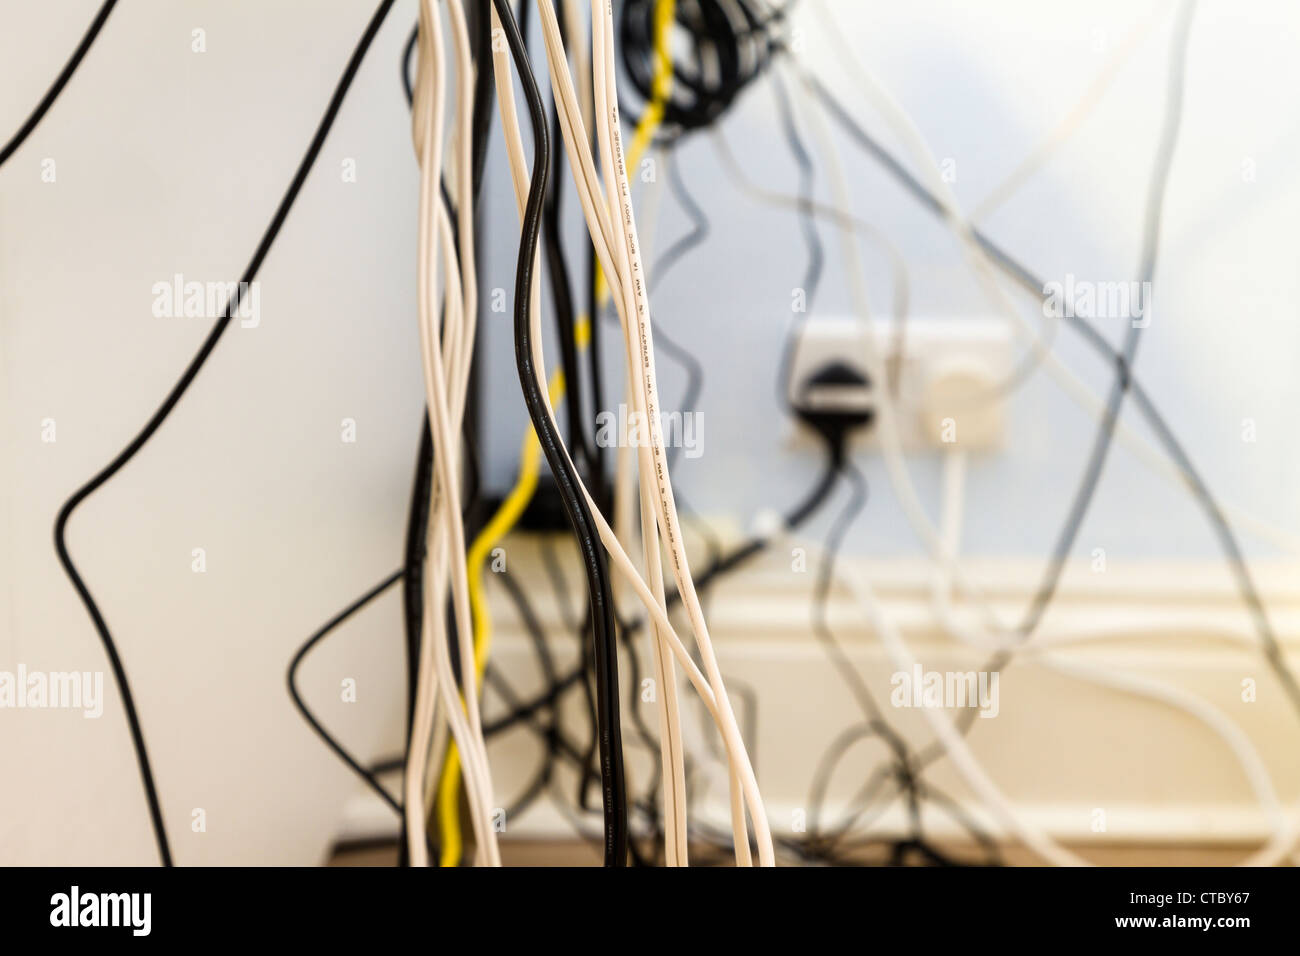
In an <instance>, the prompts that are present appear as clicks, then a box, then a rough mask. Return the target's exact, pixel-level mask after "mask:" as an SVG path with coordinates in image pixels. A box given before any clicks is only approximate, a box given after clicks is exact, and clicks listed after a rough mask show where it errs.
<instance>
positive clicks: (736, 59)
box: [619, 0, 791, 141]
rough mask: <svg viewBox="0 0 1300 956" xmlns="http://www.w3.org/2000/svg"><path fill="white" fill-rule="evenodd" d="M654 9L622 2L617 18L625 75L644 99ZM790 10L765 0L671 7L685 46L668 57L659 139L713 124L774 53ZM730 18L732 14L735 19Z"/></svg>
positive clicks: (651, 3)
mask: <svg viewBox="0 0 1300 956" xmlns="http://www.w3.org/2000/svg"><path fill="white" fill-rule="evenodd" d="M657 6H658V3H657V0H625V2H624V4H623V11H622V16H621V17H620V19H619V45H620V50H621V52H622V54H623V63H624V65H625V67H626V70H627V75H628V77H629V79H630V80H631V81H632V86H633V87H634V88H635V89H636V91H637V93H638V95H639V96H640V97H641V99H642V100H645V101H647V102H648V101H649V100H650V99H651V98H652V96H653V90H654V73H655V15H656V14H655V8H656V7H657ZM790 6H791V4H788V3H787V4H786V5H785V6H782V7H776V6H773V5H772V4H770V3H768V2H766V0H725V2H724V0H684V2H679V3H678V4H677V5H676V10H675V14H674V19H675V22H676V24H677V26H678V27H679V28H680V30H681V32H682V33H683V34H684V35H685V36H686V37H687V38H688V40H689V41H690V47H689V51H688V52H687V53H685V54H684V55H679V56H677V57H675V58H674V63H673V82H672V89H671V92H670V94H669V97H668V100H667V101H666V102H665V103H664V114H663V118H662V122H661V124H660V126H659V130H658V132H657V134H656V136H657V138H658V139H659V140H661V141H669V140H674V139H677V138H678V137H680V136H682V135H684V134H686V133H689V132H692V131H694V130H699V129H703V128H705V127H707V126H711V125H712V124H713V123H715V122H717V120H718V118H719V117H720V116H722V114H723V113H725V112H726V111H727V110H728V109H729V108H730V107H731V105H732V104H733V103H734V102H735V101H736V98H737V97H738V96H739V95H740V94H741V93H742V92H743V91H744V90H745V89H746V87H748V86H749V84H750V83H752V82H753V81H754V80H756V79H757V78H758V77H759V76H761V75H762V74H763V73H764V72H765V71H766V70H767V67H768V65H769V64H770V63H771V61H772V57H773V54H774V53H775V52H776V50H777V49H778V43H777V40H776V28H777V27H778V26H779V25H780V24H781V22H782V21H783V20H784V18H785V15H786V13H787V12H788V11H789V8H790ZM728 11H731V12H728ZM733 14H739V20H737V18H736V17H735V16H734V15H733ZM628 115H629V116H633V115H634V114H633V113H632V111H628Z"/></svg>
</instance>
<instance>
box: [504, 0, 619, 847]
mask: <svg viewBox="0 0 1300 956" xmlns="http://www.w3.org/2000/svg"><path fill="white" fill-rule="evenodd" d="M493 3H494V6H495V8H496V11H497V16H498V17H499V19H500V22H501V24H502V27H503V28H504V32H505V38H506V43H507V44H508V45H509V47H510V55H511V57H512V58H513V59H514V62H515V68H516V70H517V71H518V72H519V77H520V80H521V82H522V84H523V90H524V99H525V100H526V102H527V104H528V113H529V118H530V120H531V122H532V128H533V167H532V173H531V176H530V182H529V187H528V200H527V202H526V204H525V209H524V216H523V223H522V226H521V232H522V236H521V240H520V244H519V261H518V265H517V267H516V271H515V363H516V365H517V366H518V370H519V383H520V386H521V387H522V389H523V393H524V404H526V405H527V406H528V415H529V418H531V419H532V422H533V428H534V429H535V430H536V432H537V437H538V441H539V442H540V443H541V446H542V451H543V453H544V454H545V455H546V460H547V462H548V463H549V464H550V466H551V472H552V474H554V476H555V481H556V485H557V487H558V488H559V491H560V497H561V500H562V501H563V502H564V508H565V511H566V513H567V514H568V517H569V522H570V524H571V525H572V526H573V532H574V535H575V537H576V538H577V540H578V545H579V548H580V549H581V551H582V557H583V562H584V564H585V565H586V569H587V589H588V592H589V596H590V606H591V619H592V630H593V645H594V647H593V651H594V658H595V667H596V677H597V681H596V691H597V713H598V717H599V720H598V723H599V726H600V757H601V783H602V786H601V789H602V795H603V799H604V812H605V813H604V815H605V865H606V866H626V865H627V850H628V846H627V844H628V832H627V783H626V779H625V777H624V772H623V752H622V734H621V731H620V727H619V723H620V721H619V701H618V698H619V684H618V649H617V645H616V643H615V631H614V612H613V596H612V594H611V591H610V583H609V568H608V566H607V565H606V562H605V555H604V551H603V548H602V545H601V543H600V540H599V538H598V537H597V533H596V528H595V522H594V520H593V518H592V515H591V510H590V509H589V508H588V507H587V502H586V499H585V498H584V497H583V495H582V493H581V491H580V490H579V481H578V474H577V469H576V468H575V467H574V465H573V461H572V460H571V459H570V458H569V455H568V452H567V451H566V450H565V448H564V444H563V442H562V441H561V440H560V436H559V433H558V432H557V431H556V429H555V426H554V424H553V423H552V421H551V418H550V414H549V413H548V411H547V407H546V399H545V396H543V395H542V392H541V389H540V388H539V387H538V384H537V375H538V374H539V370H538V369H536V368H535V367H534V365H533V354H532V344H531V340H532V330H531V328H530V315H529V290H530V289H531V283H532V272H533V260H534V257H535V255H536V252H537V245H538V238H539V233H540V229H541V216H542V202H543V200H544V197H545V192H546V176H547V172H548V170H549V167H550V140H549V135H548V132H547V128H546V109H545V107H544V106H543V104H542V97H541V94H540V92H539V91H538V89H537V80H536V77H535V76H534V75H533V70H532V65H531V64H530V63H529V61H528V54H527V52H526V51H525V50H524V43H523V38H522V37H521V36H520V35H519V25H518V24H517V23H516V22H515V17H514V13H513V11H511V9H510V4H509V2H508V0H493Z"/></svg>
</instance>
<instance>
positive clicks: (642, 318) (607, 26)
mask: <svg viewBox="0 0 1300 956" xmlns="http://www.w3.org/2000/svg"><path fill="white" fill-rule="evenodd" d="M592 36H593V41H592V61H593V64H594V70H593V73H594V77H595V83H594V90H595V98H596V113H597V116H598V117H600V116H603V117H604V122H598V123H597V130H598V134H597V141H598V143H599V144H600V148H601V158H602V163H603V165H604V168H605V169H607V170H609V172H610V175H608V176H607V177H606V181H605V187H606V192H607V194H608V200H609V204H610V208H611V210H614V209H619V208H620V207H621V213H622V214H621V215H620V216H613V215H611V217H610V218H611V221H612V223H613V224H614V226H615V230H616V232H621V233H622V243H621V244H616V249H615V253H616V254H615V262H616V263H617V265H618V266H619V267H620V268H621V269H623V270H624V272H623V275H624V276H625V281H624V282H623V284H622V285H623V294H624V296H625V301H626V304H627V306H629V308H628V309H627V311H626V312H624V313H620V318H621V319H622V320H623V321H624V323H625V333H624V334H625V337H626V325H627V324H634V327H635V330H636V332H637V352H636V355H635V356H630V357H634V358H635V359H639V361H634V362H633V363H632V366H631V367H632V368H633V369H634V373H633V375H634V380H636V381H637V382H638V384H639V386H640V389H641V395H642V401H641V406H642V410H643V413H644V417H643V418H642V421H643V422H644V423H645V425H646V426H647V427H648V430H649V433H650V441H649V442H648V443H641V445H640V448H639V449H638V450H639V451H640V453H641V454H640V456H639V457H640V459H641V463H642V464H641V468H642V481H643V483H644V482H645V481H646V479H647V478H648V477H653V479H654V481H655V485H656V486H657V491H658V494H657V495H655V503H656V504H657V505H658V512H659V513H658V519H659V522H660V527H659V530H660V532H661V534H663V536H664V538H665V539H666V540H665V542H664V543H665V545H666V546H667V548H668V551H669V554H670V556H671V558H672V562H673V563H672V569H673V576H674V578H675V580H676V583H677V589H678V592H679V594H680V595H681V597H682V605H683V607H684V609H685V610H686V613H687V616H688V618H689V619H690V621H691V624H692V628H693V630H694V632H695V637H696V645H697V647H698V648H699V651H700V659H701V661H702V662H703V663H704V669H705V672H706V674H708V677H709V681H710V684H711V686H712V687H713V691H714V695H715V697H716V700H717V703H718V710H719V713H720V714H721V715H722V716H723V719H724V720H725V721H727V722H729V723H731V724H735V723H736V718H735V713H734V711H733V710H732V707H731V703H730V700H729V699H728V697H727V691H726V686H725V684H724V682H723V679H722V674H721V671H720V669H719V667H718V663H717V659H716V656H715V654H714V651H713V646H712V642H711V641H710V639H709V633H708V626H707V624H706V623H705V620H704V612H703V608H702V607H701V606H700V602H699V597H698V595H697V594H696V591H695V582H694V580H693V579H692V577H691V573H690V566H689V562H688V559H687V555H686V549H685V547H684V545H683V539H682V530H681V524H680V520H679V518H678V515H677V507H676V503H675V501H674V497H673V490H672V483H671V481H670V480H669V477H668V467H667V458H666V452H665V445H664V437H663V433H662V422H661V421H660V419H659V414H660V413H659V409H660V408H661V405H660V402H659V394H658V387H657V384H656V381H655V367H654V336H653V331H652V328H651V322H650V304H649V300H648V295H647V290H646V283H645V281H644V280H645V276H644V269H643V267H642V263H641V256H640V249H639V247H638V239H637V233H636V216H635V212H634V210H633V207H632V197H631V186H630V183H629V181H628V172H627V167H626V162H625V160H626V157H625V155H624V152H623V144H622V139H621V131H620V129H619V123H618V95H617V90H616V86H615V79H614V77H615V75H616V66H615V63H614V20H613V7H612V4H611V3H610V2H609V0H592ZM633 310H634V311H633ZM633 315H634V316H635V323H633V322H632V317H633ZM629 348H630V346H629ZM652 459H653V460H652ZM647 473H649V474H647ZM642 494H643V495H644V494H645V491H644V490H643V491H642ZM736 732H737V734H739V729H738V727H737V729H736ZM739 759H740V760H742V761H743V762H744V763H745V764H748V763H749V757H748V754H746V753H744V752H743V745H742V748H741V752H740V753H739ZM732 775H733V782H732V788H731V789H732V829H733V835H734V837H735V841H736V856H737V862H738V863H739V864H740V865H742V866H746V865H750V862H751V861H750V858H749V857H750V850H749V838H748V828H747V827H746V825H745V809H746V807H745V804H746V802H748V804H749V809H750V816H751V820H752V822H753V825H754V830H755V837H756V840H757V843H758V847H759V854H760V858H761V859H762V862H763V865H772V864H773V863H774V854H773V851H772V839H771V832H770V828H769V825H768V821H767V819H766V814H765V812H764V809H763V804H762V797H761V796H760V795H759V793H758V788H757V784H756V782H755V783H753V784H752V786H751V787H750V788H749V789H750V792H749V793H746V792H745V789H746V781H742V780H741V779H738V778H739V777H740V776H741V774H740V772H739V769H738V768H736V767H734V765H733V769H732ZM749 777H750V781H752V780H753V774H752V768H751V771H750V773H749Z"/></svg>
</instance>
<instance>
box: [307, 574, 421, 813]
mask: <svg viewBox="0 0 1300 956" xmlns="http://www.w3.org/2000/svg"><path fill="white" fill-rule="evenodd" d="M405 573H406V569H405V568H402V569H399V570H397V571H394V572H393V573H392V574H390V575H389V576H388V577H386V578H384V579H383V580H382V581H380V582H379V583H378V584H376V585H375V586H374V587H372V588H371V589H370V590H369V591H367V592H366V593H365V594H363V595H361V597H359V598H357V599H356V600H355V601H353V602H352V603H351V604H349V605H348V606H347V607H345V608H344V609H343V610H342V611H340V612H339V613H338V614H336V615H334V616H333V617H332V618H330V619H329V620H328V621H327V622H325V624H323V625H321V627H320V628H319V629H318V630H317V631H316V632H315V633H314V634H312V636H311V637H309V638H307V641H306V643H304V644H303V645H302V646H301V647H300V648H298V651H297V653H295V654H294V655H293V660H292V661H290V662H289V672H288V682H289V696H290V697H292V698H293V704H294V706H295V707H297V708H298V713H300V714H302V718H303V720H305V721H307V724H308V726H310V727H311V729H312V730H314V731H315V732H316V736H318V737H320V739H321V740H323V741H324V742H325V745H326V746H327V747H329V748H330V750H332V751H334V753H335V755H336V756H337V757H338V758H339V759H340V760H342V761H343V762H344V763H345V764H347V765H348V766H349V767H351V768H352V770H353V772H354V773H356V774H357V776H359V777H360V778H361V779H362V780H364V781H365V783H366V785H367V786H368V787H370V789H371V790H373V791H374V792H375V793H376V794H377V795H378V796H379V799H381V800H383V801H384V803H386V804H388V806H390V807H391V808H392V809H393V810H394V811H395V812H396V813H397V814H398V816H401V813H402V804H401V802H400V801H398V799H397V798H396V797H394V796H393V795H392V794H391V793H389V792H388V788H387V787H385V786H384V785H383V784H381V783H380V782H379V778H378V777H377V776H376V774H375V771H374V770H368V769H366V768H365V767H364V766H362V764H361V762H360V761H359V760H357V759H356V758H355V757H353V756H352V754H351V752H350V751H348V750H347V748H345V747H344V746H343V745H342V744H341V743H339V742H338V740H336V739H335V738H334V736H333V735H332V734H331V733H329V731H327V730H326V729H325V727H324V726H323V725H322V724H321V722H320V721H319V720H317V718H316V715H315V714H314V713H312V710H311V708H309V707H308V706H307V702H306V701H305V700H303V698H302V695H301V694H300V693H299V692H298V668H299V667H300V666H301V665H302V662H303V660H304V659H305V658H306V656H307V654H308V653H310V651H311V649H312V648H313V647H315V646H316V645H317V644H318V643H320V641H322V640H323V639H324V638H326V637H327V636H329V634H330V633H331V632H332V631H333V630H334V629H335V628H337V627H338V626H339V625H341V624H342V623H343V622H344V621H346V620H347V619H348V618H350V617H351V616H352V615H353V614H355V613H357V612H358V611H360V610H361V609H362V608H364V607H365V606H366V605H367V604H369V603H370V602H371V601H373V600H374V599H375V598H377V597H379V596H380V595H381V594H384V593H385V592H387V591H388V589H389V588H390V587H392V586H393V585H394V584H396V583H397V582H398V581H400V580H401V579H402V576H403V575H404V574H405Z"/></svg>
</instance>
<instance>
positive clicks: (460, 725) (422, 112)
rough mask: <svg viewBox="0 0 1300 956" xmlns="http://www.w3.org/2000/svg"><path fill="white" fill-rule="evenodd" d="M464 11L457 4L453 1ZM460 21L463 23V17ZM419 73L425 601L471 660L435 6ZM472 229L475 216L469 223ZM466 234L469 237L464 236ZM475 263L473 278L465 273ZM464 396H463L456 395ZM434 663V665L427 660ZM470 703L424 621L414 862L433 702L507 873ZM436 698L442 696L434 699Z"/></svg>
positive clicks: (461, 167)
mask: <svg viewBox="0 0 1300 956" xmlns="http://www.w3.org/2000/svg"><path fill="white" fill-rule="evenodd" d="M450 4H451V5H454V6H455V7H459V0H450ZM458 14H459V15H458ZM451 23H452V28H453V34H454V36H453V39H454V42H455V43H456V46H457V64H458V70H460V71H461V75H460V82H459V86H460V88H461V90H462V95H461V97H460V99H459V106H458V109H457V127H458V132H457V134H456V139H457V141H458V142H457V145H458V146H459V147H460V156H459V159H458V161H457V163H456V164H455V165H456V167H457V173H458V176H457V178H458V182H459V189H458V195H459V204H460V207H461V209H462V210H469V209H472V204H471V203H470V201H469V196H470V189H469V188H467V182H468V175H469V172H470V166H469V164H468V163H467V161H466V157H467V152H466V151H465V149H464V143H465V140H466V138H467V137H468V136H469V112H468V110H467V102H468V101H467V98H466V96H465V95H464V91H465V90H466V88H467V87H471V86H472V83H473V80H472V76H469V75H466V74H465V72H464V71H465V68H466V65H467V64H468V63H469V57H468V33H467V31H466V29H465V21H464V16H463V10H460V9H453V10H452V12H451ZM419 36H420V41H419V53H420V58H419V70H418V73H417V89H416V90H415V96H414V99H413V106H414V107H416V112H415V115H414V117H413V136H414V138H415V142H416V153H417V158H418V159H419V162H420V169H421V177H420V210H419V211H420V215H419V220H420V231H419V238H420V257H419V263H418V265H419V269H418V293H419V306H420V331H421V360H422V364H423V367H424V373H425V383H426V400H427V401H428V405H429V420H430V429H431V431H432V434H433V443H434V466H435V477H434V485H433V489H432V502H431V507H430V516H429V534H428V555H427V559H426V562H425V578H424V584H423V589H424V598H425V607H426V608H429V609H433V608H440V607H444V606H445V602H446V598H447V595H448V590H449V589H450V591H451V598H452V603H453V608H454V612H455V622H456V630H457V638H458V645H459V648H460V650H461V655H462V659H470V658H468V657H466V656H465V652H466V649H468V650H469V652H470V654H471V655H472V640H471V637H470V632H469V624H470V622H469V614H468V596H467V588H466V576H465V567H464V561H463V557H462V556H463V554H464V551H465V545H464V528H463V525H462V523H461V515H460V504H459V499H460V491H459V475H458V472H459V467H460V457H459V442H458V436H459V434H460V427H459V419H460V418H461V417H462V416H463V414H464V407H465V397H464V394H463V391H464V387H465V383H466V382H467V381H468V367H467V366H468V361H469V356H470V355H471V354H472V349H473V329H472V327H469V326H472V323H473V319H474V313H473V311H472V308H467V306H470V307H473V306H474V303H475V299H474V295H473V293H472V292H469V291H467V288H466V287H467V285H468V286H470V287H472V285H473V283H472V282H468V281H467V280H469V279H472V278H473V272H474V266H473V259H472V252H471V254H470V258H469V259H465V260H463V261H461V260H458V258H457V255H456V250H455V247H454V246H453V244H452V243H453V240H452V229H451V223H450V219H449V218H448V214H447V212H446V209H445V207H444V206H443V203H442V202H441V197H440V194H439V186H440V183H441V179H442V165H443V131H442V125H443V122H444V115H445V104H444V101H445V70H444V66H443V55H444V52H443V38H442V25H441V20H440V14H439V13H438V11H437V9H436V8H435V6H434V4H433V2H432V0H423V2H422V3H421V6H420V31H419ZM461 218H462V220H468V218H469V217H468V216H462V217H461ZM461 225H462V236H461V240H462V243H461V256H462V258H463V257H464V252H465V249H466V248H467V245H466V244H467V243H468V244H469V248H471V249H472V242H473V235H472V225H468V228H467V223H466V222H465V221H462V223H461ZM466 231H468V233H469V234H468V235H466V234H465V232H466ZM440 249H441V253H442V256H441V258H442V260H443V270H444V272H445V274H446V279H447V281H446V289H445V294H444V296H443V297H442V299H441V302H442V304H443V305H444V307H445V308H444V310H443V317H444V321H445V324H446V328H447V343H446V347H445V349H444V345H443V343H442V342H441V341H440V335H439V308H438V306H439V301H440V299H439V295H438V281H437V273H438V259H439V250H440ZM466 264H468V267H469V268H468V271H466V269H465V265H466ZM457 390H459V392H460V394H457ZM430 656H432V658H433V660H432V661H430V660H429V658H430ZM462 680H463V683H464V703H463V704H462V703H461V697H460V694H459V693H458V689H457V686H456V681H455V678H454V672H453V669H452V665H451V657H450V649H449V648H448V646H447V634H446V618H445V616H444V615H442V614H437V613H428V614H426V615H425V616H424V628H423V634H422V642H421V653H420V662H419V676H418V678H417V688H416V707H415V713H414V719H413V722H412V742H411V753H410V757H409V763H408V767H407V773H406V782H405V805H406V821H407V828H408V835H409V846H408V850H409V852H410V857H411V860H412V862H413V863H414V864H416V865H427V864H428V862H429V860H428V852H427V838H426V820H425V813H426V803H425V799H424V795H425V790H426V786H427V775H428V766H429V748H430V744H431V742H432V739H433V724H434V719H435V701H437V700H439V699H440V701H441V705H442V706H441V709H439V710H437V713H438V714H439V715H440V716H441V717H442V718H443V719H445V720H447V721H448V723H449V724H450V730H451V736H452V738H453V739H454V740H455V741H456V744H457V747H458V749H459V750H460V752H461V755H462V759H463V760H464V764H465V781H466V790H467V793H468V796H469V804H470V813H471V818H472V820H473V824H474V830H475V834H476V837H477V841H478V851H479V859H480V861H481V862H485V863H487V864H489V865H499V864H500V852H499V848H498V846H497V840H496V833H495V830H494V828H493V827H492V825H491V819H490V818H491V799H492V795H491V777H490V774H489V772H488V766H487V755H486V749H485V747H484V745H483V735H482V723H481V717H480V714H479V707H478V695H477V688H476V685H475V680H474V676H473V674H472V673H468V674H464V675H462ZM435 694H436V695H437V696H435Z"/></svg>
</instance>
